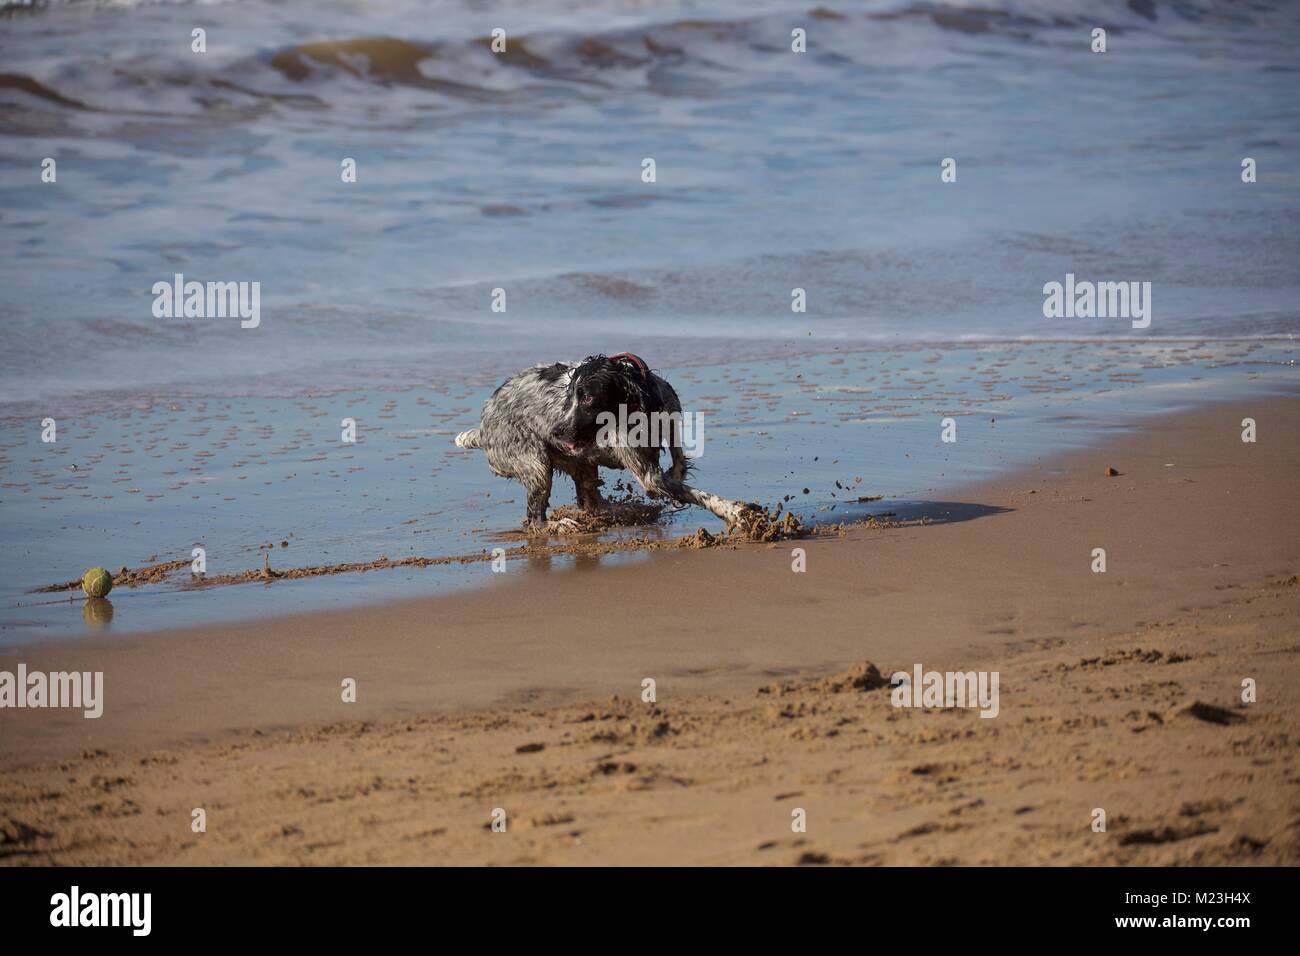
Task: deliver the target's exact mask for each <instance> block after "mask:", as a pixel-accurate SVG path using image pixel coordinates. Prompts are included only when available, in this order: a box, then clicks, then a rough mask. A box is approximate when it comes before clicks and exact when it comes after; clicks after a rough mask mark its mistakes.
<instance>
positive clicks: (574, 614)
mask: <svg viewBox="0 0 1300 956" xmlns="http://www.w3.org/2000/svg"><path fill="white" fill-rule="evenodd" d="M1247 416H1248V417H1253V418H1255V419H1256V420H1257V422H1258V427H1259V435H1260V438H1259V441H1258V442H1257V443H1256V444H1245V443H1243V442H1242V441H1241V440H1240V425H1239V423H1240V421H1241V419H1242V418H1243V417H1247ZM1298 441H1300V407H1297V404H1296V402H1295V400H1294V397H1287V398H1270V399H1258V400H1255V401H1251V402H1247V403H1240V402H1229V403H1225V404H1220V405H1214V406H1208V407H1201V408H1198V409H1196V410H1194V411H1192V412H1185V413H1181V414H1178V415H1172V416H1164V417H1162V418H1159V419H1156V420H1153V421H1150V422H1148V423H1147V424H1146V425H1145V426H1144V427H1141V428H1139V429H1138V430H1136V431H1133V432H1126V433H1125V434H1122V435H1119V436H1116V437H1113V438H1112V439H1111V440H1109V441H1107V442H1106V443H1105V444H1103V445H1102V446H1100V447H1096V448H1089V449H1086V450H1083V451H1075V452H1070V453H1067V454H1066V455H1064V456H1053V457H1051V458H1048V459H1045V460H1044V461H1042V462H1040V463H1039V464H1037V465H1035V466H1033V467H1030V468H1027V469H1023V470H1021V471H1019V472H1017V473H1016V474H1014V475H1012V476H1010V477H1007V478H1003V479H998V480H995V481H992V482H986V483H983V484H980V485H976V486H972V487H971V488H970V489H969V493H967V494H964V495H962V496H960V498H961V499H962V500H961V501H959V502H953V503H948V504H944V503H936V504H935V509H936V512H935V516H936V518H939V519H942V518H943V517H944V515H943V514H942V512H944V511H946V512H947V513H948V518H949V519H950V520H947V521H942V520H936V521H934V522H932V523H919V524H916V525H912V526H908V527H904V528H897V529H884V530H881V531H867V530H859V531H855V532H854V533H851V534H849V535H847V536H846V537H844V538H842V539H838V540H823V541H809V542H798V541H795V542H783V543H781V544H780V545H779V546H764V545H749V546H744V547H741V548H738V549H736V550H726V551H719V550H716V549H715V550H706V551H700V552H694V553H690V554H687V553H684V552H681V553H669V554H663V555H659V556H655V557H653V558H651V559H650V560H647V561H645V562H641V563H639V564H636V565H632V566H622V567H615V568H609V569H600V570H599V573H598V574H593V573H591V569H588V570H587V571H586V572H584V570H583V569H582V568H579V569H577V570H575V571H574V572H573V573H569V574H564V575H554V576H542V575H535V576H527V577H521V578H519V579H516V580H515V581H512V582H510V583H509V584H508V585H503V586H500V587H494V588H488V589H483V590H478V591H473V592H465V593H459V594H454V595H450V596H446V597H441V598H430V599H421V600H410V601H402V602H397V603H394V604H390V605H383V606H379V607H368V608H359V609H349V610H342V611H329V612H320V613H316V614H308V615H298V616H295V617H292V618H288V619H278V620H274V621H267V622H261V623H251V624H244V625H239V626H234V627H223V628H214V627H206V628H194V629H189V630H186V631H176V632H173V633H170V634H152V635H141V636H137V637H133V638H132V637H125V638H122V639H118V640H114V641H113V642H112V643H111V644H104V643H102V642H98V643H97V642H96V641H95V640H94V639H85V640H78V641H74V642H67V643H64V644H60V645H56V646H48V645H47V646H37V647H31V648H28V649H26V650H24V651H22V652H21V653H19V654H14V653H13V652H12V651H6V652H5V653H3V654H0V669H11V670H12V669H13V665H15V664H16V663H17V662H18V661H22V662H23V663H24V664H26V666H27V668H28V670H29V671H34V670H42V671H54V670H67V669H78V670H91V671H95V670H102V671H104V673H105V679H104V685H105V694H104V696H105V703H104V715H103V716H102V717H101V718H99V719H98V720H87V719H84V718H82V717H81V716H80V712H77V716H76V717H72V716H71V715H70V713H69V712H68V711H52V710H45V711H40V710H5V711H0V726H2V727H3V730H4V733H3V734H0V767H3V768H4V769H5V773H4V775H3V778H2V782H0V863H9V864H12V863H18V864H21V863H95V864H131V863H144V862H153V863H184V864H189V863H194V864H210V865H221V864H229V863H259V864H260V863H411V862H442V863H484V862H487V863H493V862H495V863H538V862H540V863H560V862H590V863H597V862H604V863H608V862H613V861H617V862H624V863H630V862H639V863H670V862H671V863H685V862H694V863H741V864H748V863H760V864H761V863H769V862H775V863H865V864H872V863H940V862H948V863H981V864H983V863H1083V864H1093V863H1141V864H1153V863H1274V864H1278V863H1289V864H1293V863H1295V862H1296V861H1297V860H1300V837H1297V834H1298V833H1300V829H1298V828H1297V827H1296V821H1297V820H1300V805H1297V802H1296V801H1295V799H1294V796H1293V794H1292V790H1293V788H1292V786H1291V784H1290V782H1289V781H1290V780H1291V779H1292V777H1293V775H1294V772H1295V770H1296V755H1295V753H1294V750H1295V748H1294V746H1292V745H1290V744H1288V743H1287V741H1288V740H1292V739H1294V738H1295V737H1296V735H1297V734H1298V733H1300V708H1297V706H1296V703H1297V694H1298V693H1300V692H1298V691H1297V690H1296V688H1297V687H1300V682H1298V681H1297V678H1300V645H1297V644H1296V642H1295V631H1294V625H1293V622H1294V620H1295V619H1296V615H1297V613H1300V585H1298V584H1297V578H1296V573H1297V571H1300V553H1298V551H1297V545H1296V542H1298V541H1300V518H1297V516H1296V514H1295V512H1294V510H1293V509H1290V508H1289V507H1287V503H1288V502H1290V501H1292V500H1294V494H1295V485H1296V478H1295V473H1294V455H1293V449H1294V448H1295V447H1297V442H1298ZM1112 467H1113V468H1115V469H1117V470H1118V471H1119V472H1120V474H1119V475H1118V476H1116V477H1107V476H1106V474H1105V471H1106V469H1107V468H1112ZM795 546H800V547H805V548H806V562H807V570H806V571H805V572H804V573H802V574H796V573H792V571H791V561H792V557H791V552H790V550H789V548H790V547H795ZM1096 546H1104V547H1105V548H1106V551H1107V558H1108V562H1109V564H1108V568H1107V571H1106V573H1104V574H1096V573H1093V572H1092V571H1091V570H1090V567H1089V565H1090V562H1091V561H1092V560H1093V557H1092V549H1093V548H1094V547H1096ZM867 662H871V663H873V664H874V665H875V666H876V667H878V668H879V670H880V672H881V673H883V674H884V675H886V676H887V675H889V674H890V673H891V672H893V671H894V670H899V669H901V670H908V671H910V670H911V669H912V667H913V666H914V665H916V664H920V665H922V666H924V667H925V668H926V669H940V670H943V669H949V670H961V671H967V670H978V669H995V670H998V671H999V672H1000V673H1001V677H1002V682H1001V687H1002V690H1001V694H1002V698H1001V707H1000V712H999V716H998V718H996V719H992V720H983V719H980V718H979V717H978V716H977V715H976V713H975V712H973V711H968V710H960V709H957V710H938V711H927V710H911V711H907V710H904V711H900V710H897V709H895V708H893V707H891V706H890V703H889V690H888V689H887V688H886V689H875V690H870V691H862V690H859V689H857V688H855V687H854V683H855V680H857V678H858V677H860V675H861V674H862V673H863V672H864V668H865V667H866V664H867ZM837 674H838V675H840V676H839V677H838V678H837V677H835V676H834V675H837ZM827 675H831V676H829V677H828V676H827ZM855 675H857V676H855ZM1243 675H1246V676H1252V677H1254V678H1257V679H1258V683H1259V694H1260V698H1259V702H1258V703H1257V704H1254V705H1252V706H1251V707H1249V708H1246V707H1243V706H1242V705H1241V704H1240V703H1239V702H1237V701H1236V695H1237V694H1238V693H1239V685H1240V683H1241V679H1242V676H1243ZM344 677H351V678H353V679H355V680H356V682H357V701H356V702H355V703H343V702H342V701H341V695H340V690H339V688H340V682H341V679H342V678H344ZM646 677H652V678H654V680H655V681H656V684H657V700H656V701H655V702H654V703H644V702H642V700H641V698H640V695H641V692H642V686H643V684H642V681H643V680H644V679H645V678H646ZM595 701H605V702H604V703H593V702H595ZM1224 714H1227V716H1223V715H1224ZM1205 715H1209V716H1205ZM1188 773H1191V774H1193V775H1194V779H1195V780H1196V781H1197V786H1196V788H1195V790H1194V791H1189V790H1188V788H1187V782H1188V780H1189V779H1192V778H1190V777H1187V776H1186V775H1187V774H1188ZM198 806H202V807H205V808H206V809H207V810H208V812H209V814H210V815H211V823H210V825H209V830H208V832H207V833H206V834H203V835H195V834H192V833H191V832H190V830H189V826H188V824H189V812H190V808H191V807H198ZM1098 806H1101V807H1103V808H1106V807H1109V810H1108V813H1110V815H1111V817H1110V819H1111V826H1110V833H1111V834H1112V835H1113V837H1114V838H1113V839H1110V840H1102V839H1092V837H1094V836H1099V835H1096V834H1093V833H1092V832H1091V831H1090V830H1089V825H1088V824H1089V817H1088V814H1089V813H1090V812H1091V810H1092V809H1093V808H1095V807H1098ZM496 807H506V808H508V810H507V812H508V813H509V814H510V815H511V819H512V820H513V821H514V825H513V827H512V832H515V833H517V834H518V838H517V839H515V840H513V841H510V840H506V839H504V838H502V839H497V840H494V839H492V837H491V831H490V830H485V829H484V824H485V823H486V822H487V821H488V820H489V818H490V814H491V812H492V810H493V809H494V808H496ZM792 807H797V808H803V809H806V810H807V811H808V813H809V816H810V819H811V820H812V821H813V822H812V823H810V825H809V829H808V832H807V835H804V836H801V835H796V834H792V833H791V831H790V825H789V820H790V813H791V808H792ZM1026 808H1028V809H1026ZM484 834H488V835H489V837H488V839H484Z"/></svg>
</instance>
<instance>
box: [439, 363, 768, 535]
mask: <svg viewBox="0 0 1300 956" xmlns="http://www.w3.org/2000/svg"><path fill="white" fill-rule="evenodd" d="M620 410H621V411H622V412H624V414H623V415H621V416H620V414H619V413H620ZM635 412H642V413H644V415H645V416H647V417H651V416H656V415H657V416H658V419H657V420H658V421H666V422H667V423H668V426H669V427H668V435H667V447H668V451H669V455H670V456H671V458H672V464H671V466H670V467H669V468H668V470H667V471H665V470H664V469H663V468H661V467H660V464H659V462H660V455H661V453H662V451H663V447H662V446H661V444H659V443H655V442H651V441H639V440H638V441H635V442H633V441H629V438H630V437H635V429H634V430H633V433H632V434H631V435H630V434H629V432H628V430H627V429H626V428H625V427H619V428H611V427H610V421H611V418H612V419H613V420H614V421H619V422H623V423H626V422H627V421H628V418H629V416H631V415H632V414H633V413H635ZM681 412H682V405H681V401H680V400H679V399H678V397H677V393H676V392H675V391H674V390H673V387H672V386H671V385H669V384H668V382H666V381H665V380H664V379H662V378H660V377H659V376H658V375H656V374H655V373H654V372H652V371H650V368H649V366H647V365H646V363H645V362H644V361H643V360H642V359H640V358H638V357H637V356H635V355H632V354H631V353H629V352H620V353H619V354H617V355H610V356H605V355H592V356H588V357H587V358H586V359H584V360H583V361H581V362H555V363H553V364H551V365H535V366H533V367H532V368H528V369H524V370H523V371H522V372H519V373H518V374H516V375H513V376H511V377H510V378H508V379H506V381H505V382H503V383H502V384H501V386H500V387H499V388H498V389H497V390H496V391H495V392H493V393H492V396H491V397H490V398H489V399H488V400H487V401H486V402H485V403H484V404H483V415H482V418H481V420H480V423H479V427H478V428H472V429H470V430H469V431H465V432H461V433H460V434H459V435H457V436H456V445H457V446H458V447H460V448H481V449H482V450H483V452H484V453H485V454H486V455H487V462H488V467H489V468H490V469H492V473H493V474H496V475H499V476H501V477H502V478H513V479H514V480H516V481H518V482H520V483H521V484H522V485H523V486H524V488H525V489H526V490H527V492H528V506H527V512H526V514H525V517H524V527H525V529H528V530H533V531H535V530H541V529H545V528H547V527H548V525H547V520H546V509H547V508H548V507H549V506H550V501H551V481H552V479H553V477H554V475H555V472H556V471H562V472H564V473H565V474H567V475H568V476H569V477H571V478H572V479H573V483H574V486H575V487H576V488H577V492H578V507H579V508H581V509H582V510H583V511H588V512H595V511H601V510H604V509H606V508H607V507H608V502H606V501H605V499H604V498H603V497H602V496H601V494H600V485H601V481H600V478H599V469H600V468H621V469H626V470H627V471H630V472H631V473H632V475H633V477H634V478H636V480H637V482H638V483H639V484H640V485H641V487H642V488H644V489H645V492H646V494H647V495H649V496H650V497H651V498H667V499H671V500H672V501H676V502H679V503H681V504H683V505H698V506H700V507H701V508H707V509H708V510H709V511H711V512H713V513H714V514H715V515H717V516H718V517H719V518H721V519H722V520H723V521H725V522H727V524H728V525H733V524H736V523H737V522H738V521H739V520H740V519H741V518H742V517H743V516H744V515H745V514H747V513H750V512H751V511H753V510H756V509H757V505H753V504H748V503H745V502H739V501H730V500H728V499H726V498H720V497H718V496H717V495H713V494H710V493H709V492H707V491H701V490H699V489H697V488H692V487H691V486H690V485H688V484H687V483H686V481H685V479H686V472H687V461H686V455H685V453H684V451H683V449H682V416H681ZM606 416H609V417H606Z"/></svg>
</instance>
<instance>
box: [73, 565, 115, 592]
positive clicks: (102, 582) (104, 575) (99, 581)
mask: <svg viewBox="0 0 1300 956" xmlns="http://www.w3.org/2000/svg"><path fill="white" fill-rule="evenodd" d="M81 590H83V591H85V592H86V595H87V596H88V597H93V598H102V597H107V596H108V592H109V591H111V590H113V575H111V574H109V573H108V572H107V571H105V570H104V569H103V568H91V569H90V570H89V571H87V572H86V573H85V574H84V575H83V576H82V578H81Z"/></svg>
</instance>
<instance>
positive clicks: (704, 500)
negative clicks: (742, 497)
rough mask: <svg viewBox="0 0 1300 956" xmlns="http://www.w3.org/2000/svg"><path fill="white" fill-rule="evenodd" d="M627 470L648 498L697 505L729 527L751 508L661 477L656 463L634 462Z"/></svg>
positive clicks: (740, 502) (663, 475)
mask: <svg viewBox="0 0 1300 956" xmlns="http://www.w3.org/2000/svg"><path fill="white" fill-rule="evenodd" d="M629 470H631V472H632V474H634V475H636V479H637V481H638V482H640V483H641V487H642V488H644V489H645V490H646V493H647V494H648V495H650V497H651V498H672V499H673V500H674V501H679V502H681V503H682V504H684V505H699V506H700V507H701V508H705V509H707V510H709V511H711V512H713V513H714V514H715V515H717V516H718V517H719V518H721V519H722V520H723V521H725V522H727V524H729V525H733V524H735V523H736V522H737V521H739V520H740V516H741V515H743V514H744V513H745V512H747V511H751V510H753V508H754V505H751V504H746V503H745V502H743V501H732V500H731V499H729V498H720V497H719V496H717V495H715V494H711V493H710V492H707V491H701V490H700V489H698V488H692V487H691V486H690V485H688V484H687V483H686V482H684V481H681V480H679V479H677V478H674V477H673V476H672V475H669V474H665V473H664V472H663V471H662V470H660V468H659V467H658V464H657V463H656V464H654V465H649V466H647V465H646V463H645V462H642V461H638V462H637V463H636V467H635V468H631V469H629Z"/></svg>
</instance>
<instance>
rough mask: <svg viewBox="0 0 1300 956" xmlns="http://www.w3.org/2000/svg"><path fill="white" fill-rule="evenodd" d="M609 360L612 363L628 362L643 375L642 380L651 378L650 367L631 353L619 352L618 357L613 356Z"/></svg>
mask: <svg viewBox="0 0 1300 956" xmlns="http://www.w3.org/2000/svg"><path fill="white" fill-rule="evenodd" d="M609 360H610V361H611V362H628V363H630V364H631V365H633V366H635V367H636V370H637V371H638V372H640V373H641V377H642V378H649V377H650V368H649V366H647V365H646V364H645V362H643V361H642V360H641V359H640V358H638V357H637V356H635V355H633V354H632V353H631V352H619V353H618V354H617V355H611V356H610V357H609Z"/></svg>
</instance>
